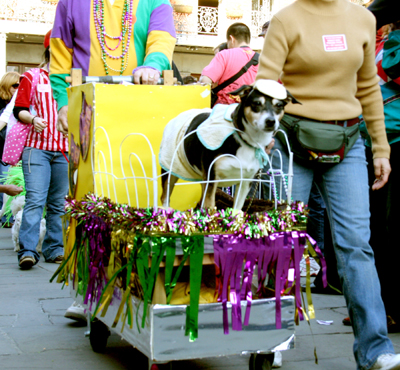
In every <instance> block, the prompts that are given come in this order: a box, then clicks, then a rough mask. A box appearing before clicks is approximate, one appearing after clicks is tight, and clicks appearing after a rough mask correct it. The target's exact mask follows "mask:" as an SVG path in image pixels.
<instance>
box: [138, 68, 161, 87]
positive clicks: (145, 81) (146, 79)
mask: <svg viewBox="0 0 400 370" xmlns="http://www.w3.org/2000/svg"><path fill="white" fill-rule="evenodd" d="M159 78H160V72H158V71H156V70H155V69H153V68H140V69H138V70H137V71H136V72H135V73H134V74H133V82H134V83H135V85H140V84H142V85H157V82H158V80H159Z"/></svg>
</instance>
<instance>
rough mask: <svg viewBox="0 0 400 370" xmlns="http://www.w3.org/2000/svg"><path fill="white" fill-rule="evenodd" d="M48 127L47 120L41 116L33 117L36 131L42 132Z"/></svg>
mask: <svg viewBox="0 0 400 370" xmlns="http://www.w3.org/2000/svg"><path fill="white" fill-rule="evenodd" d="M46 127H47V122H46V121H45V120H44V119H43V118H40V117H35V118H34V119H33V128H34V129H35V131H36V132H38V133H40V132H42V131H43V130H44V129H45V128H46Z"/></svg>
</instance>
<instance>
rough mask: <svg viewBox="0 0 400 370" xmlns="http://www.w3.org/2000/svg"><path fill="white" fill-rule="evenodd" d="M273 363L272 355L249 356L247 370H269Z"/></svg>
mask: <svg viewBox="0 0 400 370" xmlns="http://www.w3.org/2000/svg"><path fill="white" fill-rule="evenodd" d="M273 362H274V354H273V353H271V354H268V355H264V354H256V353H253V354H252V355H251V356H250V361H249V369H250V370H271V369H272V364H273Z"/></svg>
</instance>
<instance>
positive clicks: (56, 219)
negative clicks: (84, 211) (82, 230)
mask: <svg viewBox="0 0 400 370" xmlns="http://www.w3.org/2000/svg"><path fill="white" fill-rule="evenodd" d="M22 169H23V172H24V179H25V189H26V200H25V206H24V212H23V214H22V223H21V228H20V231H19V244H20V247H21V250H20V251H19V252H18V260H19V259H20V258H21V257H22V256H34V257H35V260H36V262H38V261H39V253H38V252H37V251H36V246H37V244H38V241H39V231H40V221H41V219H42V215H43V209H44V206H45V205H47V207H46V236H45V238H44V241H43V246H42V254H43V257H44V259H45V261H48V262H51V261H53V260H54V259H55V258H56V257H58V256H60V255H61V256H62V255H64V246H63V235H62V223H61V218H60V217H61V216H62V215H64V203H65V196H66V195H67V193H68V162H67V161H66V160H65V158H64V156H63V155H62V153H61V152H50V151H46V150H40V149H35V148H29V147H26V148H25V149H24V151H23V154H22Z"/></svg>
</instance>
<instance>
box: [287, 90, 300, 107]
mask: <svg viewBox="0 0 400 370" xmlns="http://www.w3.org/2000/svg"><path fill="white" fill-rule="evenodd" d="M286 93H287V98H286V99H285V102H286V103H292V104H301V103H300V102H299V101H298V100H297V99H296V98H295V97H294V96H293V95H292V94H291V93H290V92H289V90H286ZM301 105H302V104H301Z"/></svg>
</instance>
